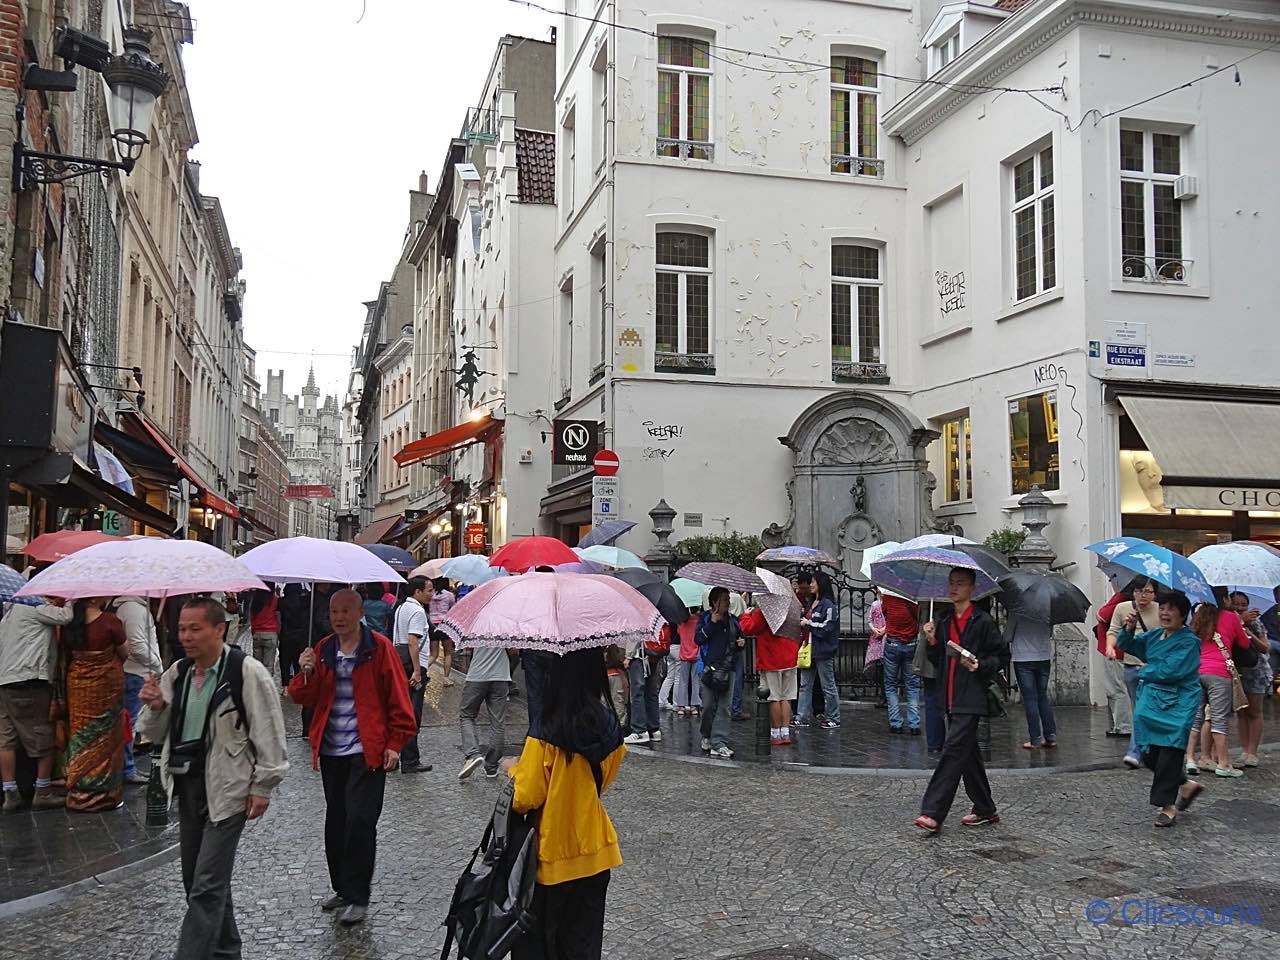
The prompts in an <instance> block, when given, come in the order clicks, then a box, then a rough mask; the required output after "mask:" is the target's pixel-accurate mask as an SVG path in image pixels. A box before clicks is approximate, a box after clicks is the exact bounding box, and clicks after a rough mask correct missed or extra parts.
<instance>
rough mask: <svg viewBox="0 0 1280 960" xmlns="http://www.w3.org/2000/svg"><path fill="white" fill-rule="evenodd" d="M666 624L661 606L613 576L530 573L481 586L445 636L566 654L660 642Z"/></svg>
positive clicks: (452, 615)
mask: <svg viewBox="0 0 1280 960" xmlns="http://www.w3.org/2000/svg"><path fill="white" fill-rule="evenodd" d="M662 624H663V619H662V614H660V613H659V612H658V608H657V607H655V606H654V605H653V604H652V603H650V602H649V601H648V600H646V599H645V598H644V597H643V596H641V595H640V594H639V593H638V592H636V591H635V590H633V589H632V588H631V587H629V586H627V585H626V584H625V583H623V582H622V581H621V580H618V579H615V578H614V577H603V576H596V575H592V574H583V573H526V574H524V575H523V576H520V577H503V578H502V579H500V580H491V581H489V582H488V583H486V584H484V585H483V586H479V587H476V589H474V590H472V591H471V592H470V593H469V594H467V595H466V596H465V597H464V598H463V599H461V600H459V601H458V602H457V603H456V604H454V606H453V609H451V610H450V611H449V613H448V615H447V616H446V617H445V618H444V620H443V621H442V622H441V623H440V629H441V630H442V631H444V633H445V634H446V635H447V636H449V637H450V638H452V639H453V640H454V641H456V642H457V644H458V646H460V647H508V648H511V649H519V650H545V651H547V652H549V653H561V654H563V653H570V652H571V651H574V650H584V649H586V648H588V647H607V646H609V645H610V644H613V643H616V644H618V645H619V646H621V647H627V646H629V645H632V644H634V643H637V642H641V641H644V640H649V639H656V638H657V637H658V635H659V634H660V633H661V632H662Z"/></svg>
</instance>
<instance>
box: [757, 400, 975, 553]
mask: <svg viewBox="0 0 1280 960" xmlns="http://www.w3.org/2000/svg"><path fill="white" fill-rule="evenodd" d="M937 437H938V433H937V432H936V431H934V430H929V429H927V428H926V427H925V426H924V424H922V423H921V422H920V421H919V420H917V419H916V418H915V416H913V415H912V414H911V413H910V412H908V411H907V410H904V409H903V408H902V407H900V406H898V405H897V404H895V403H893V402H891V401H889V400H887V399H885V398H884V397H881V396H879V395H877V394H874V393H869V392H866V391H862V390H841V391H837V392H835V393H832V394H830V395H829V396H827V397H824V398H823V399H821V400H819V401H817V402H816V403H814V404H813V405H812V406H810V407H809V408H808V409H807V410H805V411H804V412H803V413H801V414H800V416H799V417H797V418H796V421H795V423H794V424H793V425H792V427H791V431H790V432H789V433H788V434H787V435H786V436H785V437H780V438H779V439H780V440H781V441H782V443H783V444H784V445H785V446H787V447H789V448H790V449H791V450H792V451H794V453H795V465H794V467H793V472H792V477H791V480H790V481H788V483H787V496H788V500H789V502H790V516H789V517H788V518H787V520H786V521H785V522H784V523H781V524H777V523H775V524H771V525H770V526H769V527H767V528H765V530H764V531H763V533H762V536H763V538H764V540H765V543H766V544H767V545H769V546H781V545H783V544H787V543H795V544H802V545H804V546H812V547H817V548H819V549H821V550H825V551H827V552H828V553H830V554H831V555H832V556H835V557H837V558H839V560H840V562H841V566H842V568H843V570H844V572H845V573H846V574H847V575H849V576H851V577H854V578H860V574H859V569H860V568H861V566H862V552H863V551H864V550H865V549H867V548H868V547H871V546H874V545H875V544H877V543H882V542H884V541H885V540H907V539H909V538H911V537H914V536H917V535H918V534H920V533H922V532H925V531H929V530H939V529H944V525H940V524H939V523H938V522H937V520H936V519H935V517H934V515H933V490H934V488H935V487H936V486H937V481H936V480H935V479H934V477H933V475H932V474H931V473H930V472H929V468H928V461H927V458H926V455H925V451H926V448H927V447H928V445H929V443H930V442H931V441H933V440H935V439H937ZM946 530H947V532H957V531H956V530H955V528H946Z"/></svg>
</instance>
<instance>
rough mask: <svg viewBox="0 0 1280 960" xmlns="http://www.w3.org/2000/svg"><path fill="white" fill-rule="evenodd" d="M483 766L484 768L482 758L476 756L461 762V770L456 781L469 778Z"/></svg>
mask: <svg viewBox="0 0 1280 960" xmlns="http://www.w3.org/2000/svg"><path fill="white" fill-rule="evenodd" d="M483 766H484V757H482V756H480V755H478V754H477V755H476V756H474V757H467V759H466V760H465V761H463V764H462V769H461V770H459V771H458V779H459V780H465V779H467V777H469V776H471V775H472V774H473V773H475V772H476V771H477V770H479V769H480V768H481V767H483Z"/></svg>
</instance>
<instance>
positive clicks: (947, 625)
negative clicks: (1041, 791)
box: [915, 567, 1006, 833]
mask: <svg viewBox="0 0 1280 960" xmlns="http://www.w3.org/2000/svg"><path fill="white" fill-rule="evenodd" d="M975 582H976V577H975V575H974V572H973V571H972V570H966V569H963V568H961V567H956V568H955V569H953V570H952V571H951V575H950V577H949V578H948V593H949V594H950V596H951V602H952V604H953V605H954V606H953V609H952V611H951V612H950V613H947V614H944V615H943V616H942V617H940V618H938V620H937V621H935V622H933V623H927V624H925V628H924V633H925V638H926V639H927V641H928V643H929V645H930V646H939V645H941V646H943V647H945V655H944V657H943V658H942V660H941V666H942V671H941V672H940V673H939V675H938V678H937V683H938V685H939V692H940V693H941V694H942V696H943V698H944V699H943V704H944V706H945V709H946V713H947V738H946V741H945V742H944V743H943V747H942V756H941V758H939V760H938V765H937V767H935V768H934V771H933V777H932V778H930V780H929V786H928V787H927V788H926V789H925V792H924V799H923V800H922V801H921V802H920V816H918V817H916V820H915V824H916V826H917V827H920V828H921V829H922V830H927V831H928V832H929V833H937V832H938V828H939V827H941V826H942V821H943V820H945V819H946V817H947V812H948V811H949V810H950V809H951V804H952V802H954V800H955V798H956V788H957V787H958V786H959V785H960V781H961V780H963V781H964V792H965V793H967V794H968V795H969V799H970V801H972V803H973V809H972V811H971V812H970V813H969V814H968V815H966V816H965V817H964V819H963V820H961V821H960V823H961V824H962V825H963V826H966V827H977V826H984V825H986V824H993V823H999V822H1000V815H999V814H998V813H996V804H995V801H994V800H993V799H992V798H991V784H990V783H988V782H987V771H986V769H985V768H984V767H983V765H982V753H981V751H979V749H978V722H979V721H980V720H981V719H982V718H983V717H985V716H987V715H988V710H989V707H988V700H987V688H988V687H989V686H990V685H991V683H992V682H993V681H994V680H995V678H996V674H997V673H998V672H999V671H1000V667H1001V665H1002V664H1003V663H1004V660H1005V659H1006V655H1005V642H1004V638H1003V637H1002V636H1001V634H1000V631H999V630H998V629H997V628H996V624H995V621H994V620H992V619H991V617H990V615H988V614H987V613H986V612H985V611H983V610H979V609H978V608H976V607H975V606H974V605H973V604H972V603H971V602H970V601H971V600H972V597H973V588H974V585H975ZM949 642H950V643H954V644H955V646H952V647H947V646H946V645H947V644H948V643H949ZM957 647H958V648H960V649H959V650H958V649H957Z"/></svg>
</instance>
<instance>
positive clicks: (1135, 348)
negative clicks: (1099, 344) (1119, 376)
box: [1107, 343, 1147, 367]
mask: <svg viewBox="0 0 1280 960" xmlns="http://www.w3.org/2000/svg"><path fill="white" fill-rule="evenodd" d="M1107 363H1108V364H1109V365H1110V366H1113V367H1145V366H1146V365H1147V347H1146V344H1123V343H1108V344H1107Z"/></svg>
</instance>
